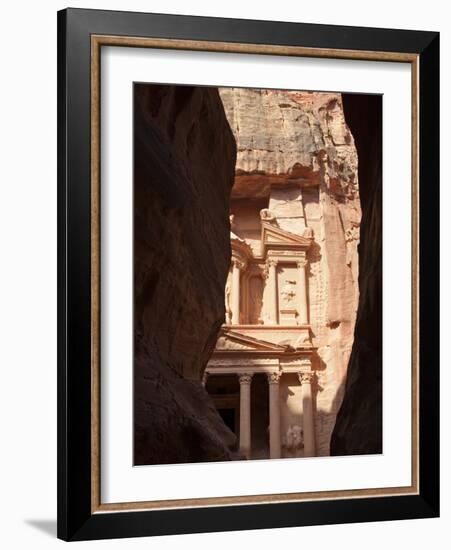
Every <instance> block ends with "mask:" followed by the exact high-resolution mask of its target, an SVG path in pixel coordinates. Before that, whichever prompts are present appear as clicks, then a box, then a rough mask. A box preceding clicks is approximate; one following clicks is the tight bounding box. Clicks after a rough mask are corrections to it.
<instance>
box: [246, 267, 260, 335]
mask: <svg viewBox="0 0 451 550" xmlns="http://www.w3.org/2000/svg"><path fill="white" fill-rule="evenodd" d="M248 285H249V303H248V308H249V309H248V315H249V323H250V324H251V325H261V324H263V317H262V309H263V280H262V278H261V276H260V275H254V276H253V277H250V279H249V282H248Z"/></svg>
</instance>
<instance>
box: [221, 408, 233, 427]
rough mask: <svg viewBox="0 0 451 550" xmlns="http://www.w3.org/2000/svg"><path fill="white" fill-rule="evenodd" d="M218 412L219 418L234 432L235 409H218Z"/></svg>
mask: <svg viewBox="0 0 451 550" xmlns="http://www.w3.org/2000/svg"><path fill="white" fill-rule="evenodd" d="M218 413H219V414H220V415H221V418H222V419H223V420H224V424H225V425H226V426H227V427H228V428H229V429H230V430H232V432H235V418H236V415H235V409H232V408H230V409H218Z"/></svg>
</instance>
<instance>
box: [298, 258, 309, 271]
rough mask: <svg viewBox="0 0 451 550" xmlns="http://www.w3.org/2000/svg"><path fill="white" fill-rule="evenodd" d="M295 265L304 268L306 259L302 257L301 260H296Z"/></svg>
mask: <svg viewBox="0 0 451 550" xmlns="http://www.w3.org/2000/svg"><path fill="white" fill-rule="evenodd" d="M296 265H297V267H298V269H304V268H305V266H306V265H307V260H306V259H305V258H302V260H297V262H296Z"/></svg>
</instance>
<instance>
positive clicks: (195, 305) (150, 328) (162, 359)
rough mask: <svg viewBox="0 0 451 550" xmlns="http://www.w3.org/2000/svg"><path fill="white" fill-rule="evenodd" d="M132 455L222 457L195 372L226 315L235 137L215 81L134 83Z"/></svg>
mask: <svg viewBox="0 0 451 550" xmlns="http://www.w3.org/2000/svg"><path fill="white" fill-rule="evenodd" d="M134 124H135V127H134V131H135V160H134V176H135V179H134V204H135V208H134V235H135V237H134V292H135V300H134V303H135V311H134V323H135V342H134V343H135V372H134V377H135V378H134V381H135V400H134V402H135V411H134V412H135V416H134V422H135V456H134V462H135V464H153V463H159V464H162V463H176V462H197V461H206V460H227V459H230V458H231V456H232V455H231V452H230V447H231V446H232V445H234V443H235V436H234V435H233V434H232V432H230V431H229V429H228V428H227V427H226V426H225V425H224V423H223V422H222V420H221V418H220V416H219V415H218V413H217V412H216V410H215V408H214V406H213V404H212V403H211V401H210V398H209V397H208V395H207V393H206V392H205V390H204V389H203V387H202V385H201V383H200V379H201V376H202V372H203V369H204V367H205V364H206V362H207V361H208V358H209V356H210V354H211V352H212V350H213V348H214V345H215V342H216V338H217V334H218V330H219V328H220V326H221V323H222V322H223V319H224V286H225V281H226V276H227V272H228V268H229V263H230V239H229V234H230V233H229V231H230V225H229V196H230V189H231V186H232V184H233V178H234V168H235V158H236V146H235V141H234V138H233V135H232V133H231V131H230V127H229V125H228V123H227V120H226V117H225V114H224V109H223V106H222V103H221V100H220V98H219V95H218V91H217V90H216V89H212V88H200V87H189V86H157V85H156V86H152V85H136V86H135V119H134Z"/></svg>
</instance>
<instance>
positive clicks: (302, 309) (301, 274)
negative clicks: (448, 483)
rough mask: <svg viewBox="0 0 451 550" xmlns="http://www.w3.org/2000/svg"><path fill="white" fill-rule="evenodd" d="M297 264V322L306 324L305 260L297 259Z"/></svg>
mask: <svg viewBox="0 0 451 550" xmlns="http://www.w3.org/2000/svg"><path fill="white" fill-rule="evenodd" d="M297 266H298V279H299V296H298V302H299V324H300V325H308V301H307V277H306V273H305V272H306V269H307V262H306V261H305V260H302V261H299V262H298V263H297Z"/></svg>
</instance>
